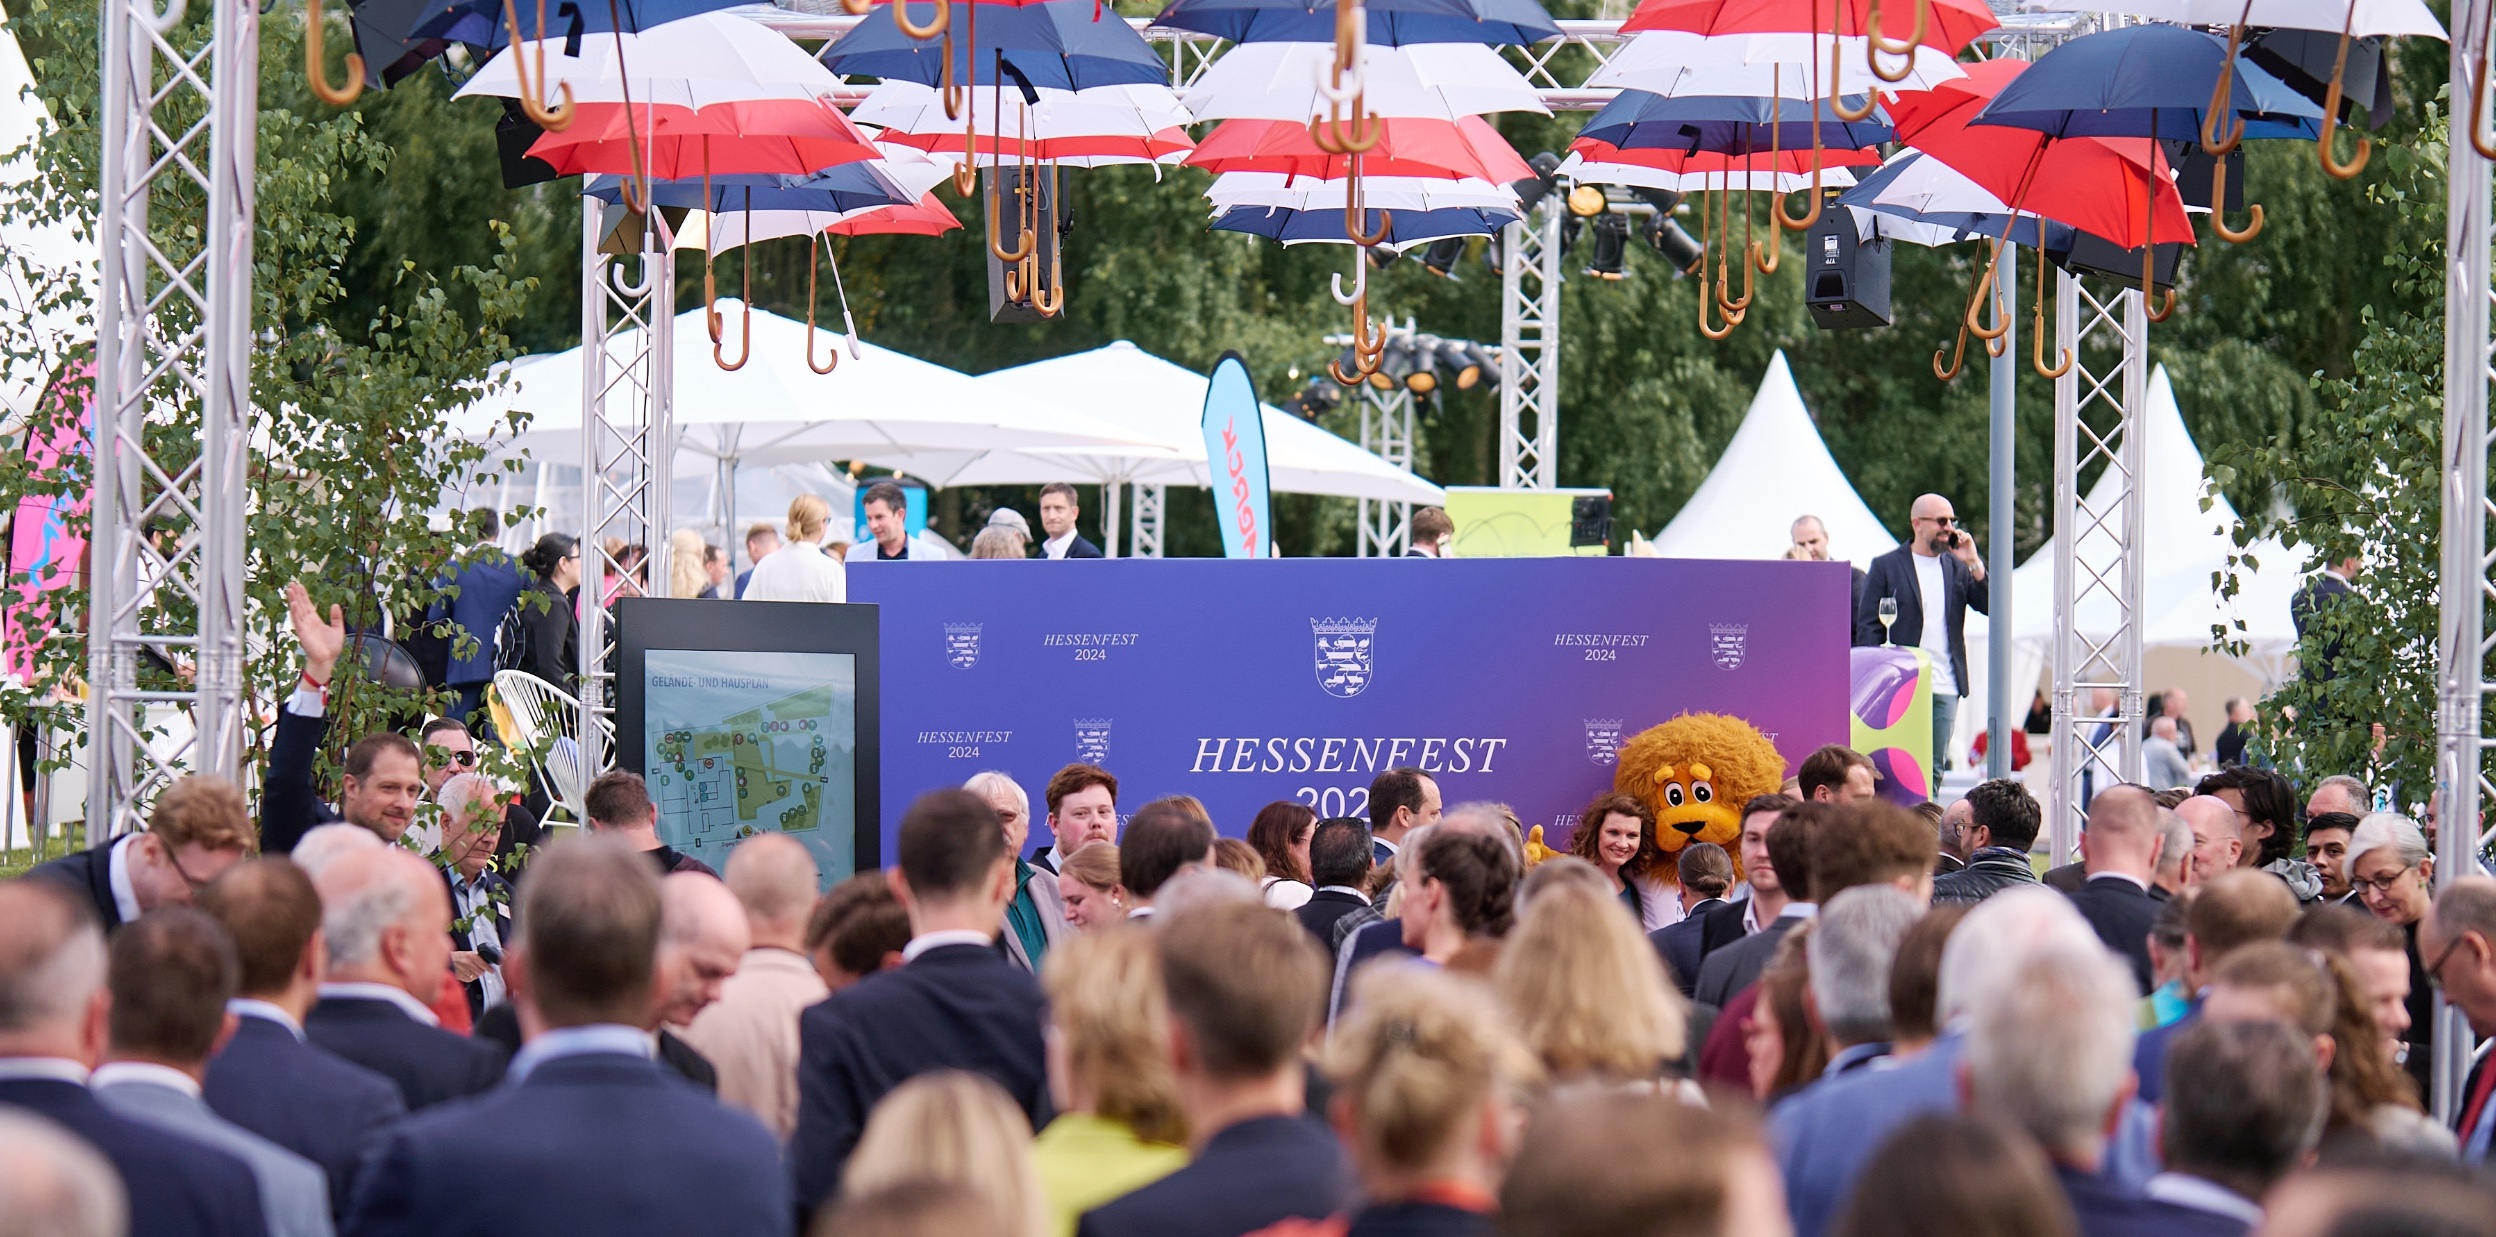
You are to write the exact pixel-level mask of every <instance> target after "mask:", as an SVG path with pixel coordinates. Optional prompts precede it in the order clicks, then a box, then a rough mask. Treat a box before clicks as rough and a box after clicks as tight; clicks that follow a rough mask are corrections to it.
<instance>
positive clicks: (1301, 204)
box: [1205, 172, 1518, 214]
mask: <svg viewBox="0 0 2496 1237" xmlns="http://www.w3.org/2000/svg"><path fill="white" fill-rule="evenodd" d="M1350 189H1351V186H1350V184H1349V183H1347V182H1345V181H1341V180H1313V179H1310V178H1309V177H1306V176H1292V175H1289V174H1286V173H1282V172H1225V173H1223V174H1222V175H1220V176H1218V177H1215V178H1214V182H1213V185H1212V186H1211V187H1210V188H1208V189H1206V190H1205V198H1206V199H1207V200H1208V201H1210V202H1212V203H1213V205H1214V209H1215V210H1217V211H1222V210H1228V209H1229V208H1231V207H1234V206H1279V207H1285V208H1288V209H1291V210H1302V211H1322V210H1335V211H1341V210H1343V209H1344V205H1345V203H1346V202H1347V201H1349V200H1350V199H1349V196H1348V194H1349V191H1350ZM1360 192H1361V200H1362V203H1363V204H1364V205H1365V206H1366V207H1368V208H1370V209H1375V210H1393V211H1432V210H1446V209H1450V208H1457V209H1474V210H1502V211H1508V212H1510V213H1512V214H1513V213H1515V212H1516V211H1517V209H1518V207H1517V191H1516V190H1514V189H1511V188H1509V187H1508V186H1506V185H1498V184H1493V183H1491V182H1490V181H1487V180H1474V179H1472V178H1469V177H1460V178H1440V177H1429V176H1374V177H1369V178H1367V179H1365V180H1363V181H1362V182H1361V186H1360Z"/></svg>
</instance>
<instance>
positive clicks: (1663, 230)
mask: <svg viewBox="0 0 2496 1237" xmlns="http://www.w3.org/2000/svg"><path fill="white" fill-rule="evenodd" d="M1630 192H1631V193H1633V194H1636V195H1637V197H1638V200H1639V201H1641V202H1644V203H1646V204H1647V205H1649V206H1651V207H1654V208H1655V213H1654V214H1652V215H1649V216H1647V219H1646V222H1645V223H1644V224H1642V225H1640V227H1639V229H1638V237H1639V239H1640V240H1643V241H1645V242H1646V243H1647V244H1648V245H1649V246H1650V247H1652V248H1653V249H1654V250H1655V252H1656V253H1658V254H1660V255H1662V257H1663V259H1664V261H1665V262H1666V263H1667V264H1668V265H1670V266H1671V267H1672V268H1673V273H1674V274H1676V275H1687V274H1689V273H1690V272H1691V271H1692V270H1693V269H1696V268H1697V266H1698V264H1699V259H1701V258H1703V257H1705V256H1707V247H1706V246H1704V245H1701V244H1700V243H1699V239H1698V238H1697V237H1695V236H1692V235H1690V233H1689V231H1688V230H1687V229H1685V228H1683V227H1682V226H1681V221H1680V220H1677V219H1675V218H1673V210H1674V208H1675V207H1677V206H1679V205H1681V195H1680V194H1678V193H1673V192H1670V191H1668V190H1663V189H1632V190H1630Z"/></svg>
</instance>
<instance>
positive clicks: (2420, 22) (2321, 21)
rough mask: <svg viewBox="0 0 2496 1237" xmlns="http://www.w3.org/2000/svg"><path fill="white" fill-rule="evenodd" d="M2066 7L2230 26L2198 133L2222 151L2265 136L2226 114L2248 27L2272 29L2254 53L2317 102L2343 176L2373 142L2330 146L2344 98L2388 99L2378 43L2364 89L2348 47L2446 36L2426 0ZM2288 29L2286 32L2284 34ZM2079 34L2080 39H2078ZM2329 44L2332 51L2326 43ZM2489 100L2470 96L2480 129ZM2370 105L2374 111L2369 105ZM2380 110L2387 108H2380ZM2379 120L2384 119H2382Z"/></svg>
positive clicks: (2094, 2)
mask: <svg viewBox="0 0 2496 1237" xmlns="http://www.w3.org/2000/svg"><path fill="white" fill-rule="evenodd" d="M2068 7H2070V8H2074V9H2079V10H2081V11H2084V12H2090V11H2094V12H2102V13H2136V14H2139V15H2141V16H2145V17H2155V18H2160V19H2162V20H2165V21H2172V22H2179V23H2182V24H2184V25H2190V26H2209V27H2214V28H2224V29H2225V30H2226V31H2227V58H2226V59H2224V60H2222V61H2220V62H2219V64H2218V65H2217V66H2216V71H2215V72H2214V73H2213V74H2212V75H2211V77H2210V78H2209V79H2207V80H2208V81H2209V82H2210V91H2209V94H2208V96H2207V101H2206V103H2205V104H2204V108H2205V111H2206V112H2207V113H2208V118H2209V119H2210V120H2211V122H2212V126H2211V127H2209V128H2206V129H2204V130H2203V132H2202V133H2201V134H2200V135H2199V136H2200V138H2201V141H2202V148H2203V149H2204V150H2206V151H2208V152H2209V153H2211V154H2214V155H2224V154H2226V153H2228V152H2229V151H2231V150H2234V149H2235V147H2236V141H2237V140H2238V139H2240V138H2243V137H2259V136H2261V135H2260V134H2258V133H2251V132H2245V131H2242V130H2238V131H2235V132H2234V134H2233V135H2232V136H2231V134H2230V130H2229V128H2228V126H2227V124H2226V119H2227V118H2226V117H2225V116H2223V115H2221V114H2220V113H2223V112H2225V111H2226V110H2228V103H2227V101H2226V96H2227V95H2228V94H2229V93H2230V88H2231V85H2232V83H2231V81H2230V78H2231V77H2232V76H2233V75H2234V74H2235V73H2237V72H2239V71H2240V64H2241V62H2239V61H2237V59H2236V53H2237V51H2238V49H2239V48H2241V47H2243V46H2244V45H2245V39H2246V35H2247V34H2248V33H2249V32H2250V31H2255V30H2260V31H2265V32H2267V34H2266V36H2265V39H2264V40H2262V41H2267V42H2269V44H2270V46H2269V49H2268V51H2267V52H2266V53H2262V54H2256V55H2254V56H2252V57H2251V58H2252V59H2253V60H2254V62H2255V63H2260V64H2264V65H2265V67H2266V68H2268V69H2269V70H2270V71H2271V72H2273V73H2275V74H2279V75H2281V76H2283V77H2286V78H2288V79H2290V80H2289V84H2290V85H2291V86H2295V87H2299V93H2301V94H2303V95H2304V97H2305V98H2307V99H2308V101H2310V102H2314V103H2316V104H2318V105H2319V106H2320V107H2321V108H2322V110H2323V113H2324V114H2323V116H2322V117H2321V118H2320V123H2319V125H2318V126H2317V128H2316V131H2315V132H2314V134H2313V135H2312V136H2313V137H2314V139H2315V156H2316V158H2317V159H2318V160H2319V161H2320V162H2321V163H2322V165H2323V170H2325V171H2327V172H2329V173H2331V174H2332V175H2333V176H2336V177H2338V178H2340V179H2342V180H2346V179H2348V178H2350V177H2352V176H2355V175H2357V174H2358V172H2360V171H2361V170H2363V169H2364V168H2365V166H2366V157H2367V153H2368V151H2369V150H2370V149H2371V148H2372V144H2371V143H2370V142H2368V141H2367V139H2365V138H2364V137H2360V138H2358V140H2357V150H2356V153H2355V155H2354V156H2353V157H2352V158H2350V159H2349V160H2348V161H2347V162H2345V163H2344V162H2342V161H2341V160H2340V158H2339V156H2337V155H2335V154H2334V153H2332V131H2333V129H2334V128H2336V127H2337V126H2338V124H2339V123H2340V121H2341V120H2342V119H2343V117H2342V115H2341V108H2342V102H2343V100H2344V99H2348V98H2352V97H2355V98H2361V99H2365V100H2367V101H2368V102H2372V101H2373V100H2375V99H2378V98H2379V99H2381V100H2383V102H2384V103H2385V104H2386V105H2387V108H2388V104H2389V101H2390V96H2391V90H2390V83H2389V82H2388V81H2387V80H2385V79H2384V78H2383V77H2382V74H2381V72H2380V70H2381V67H2382V57H2381V52H2380V48H2379V47H2376V48H2374V49H2373V50H2372V53H2371V54H2370V55H2367V56H2366V57H2364V59H2366V60H2369V61H2371V62H2372V64H2373V67H2374V68H2375V69H2376V70H2377V71H2376V72H2373V73H2369V74H2367V75H2366V80H2365V81H2364V82H2363V86H2364V89H2362V90H2359V91H2356V92H2350V91H2348V90H2347V87H2348V86H2350V85H2352V84H2356V83H2353V82H2352V81H2351V78H2350V73H2349V69H2350V64H2349V52H2350V49H2351V48H2352V47H2353V46H2354V45H2356V44H2358V43H2360V42H2367V41H2373V42H2376V43H2379V42H2380V40H2381V39H2384V38H2387V37H2395V36H2401V35H2422V36H2425V37H2427V38H2432V39H2439V40H2440V39H2444V38H2445V37H2447V36H2446V34H2445V31H2444V26H2443V23H2441V22H2438V21H2437V20H2436V19H2435V14H2434V13H2433V12H2432V11H2430V10H2429V9H2428V8H2427V6H2426V5H2425V4H2424V3H2421V0H2075V2H2074V3H2072V4H2070V5H2069V6H2068ZM2283 36H2284V37H2283ZM2075 41H2077V40H2075ZM2325 49H2328V50H2325ZM2487 64H2488V49H2487V47H2486V45H2485V44H2482V45H2481V46H2480V49H2479V54H2478V80H2479V81H2481V82H2484V81H2486V80H2487ZM2317 72H2319V76H2320V79H2321V81H2322V84H2323V85H2322V90H2321V92H2320V94H2319V95H2317V94H2314V93H2308V92H2306V91H2304V90H2303V89H2302V83H2300V82H2298V81H2297V80H2296V79H2298V78H2301V77H2306V76H2308V75H2311V74H2315V73H2317ZM2483 108H2484V103H2483V101H2482V100H2480V99H2473V100H2472V101H2471V120H2472V123H2471V129H2472V131H2473V132H2474V133H2475V132H2477V131H2478V129H2479V127H2480V125H2479V120H2480V118H2481V117H2482V115H2483ZM2367 110H2370V111H2371V110H2372V109H2371V108H2369V109H2367ZM2378 115H2379V117H2380V115H2381V114H2378ZM2376 123H2380V118H2379V119H2378V120H2377V121H2376Z"/></svg>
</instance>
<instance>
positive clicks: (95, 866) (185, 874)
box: [26, 774, 251, 932]
mask: <svg viewBox="0 0 2496 1237" xmlns="http://www.w3.org/2000/svg"><path fill="white" fill-rule="evenodd" d="M250 854H251V812H250V809H249V808H247V807H245V806H244V804H243V792H242V791H240V790H237V789H235V788H234V783H232V782H229V781H227V780H225V779H224V778H221V777H213V776H208V775H205V774H192V775H191V776H189V777H184V778H178V779H176V780H175V781H174V783H173V785H171V786H168V787H166V788H165V791H164V793H163V794H161V795H158V796H157V797H156V806H155V807H154V808H153V809H151V810H150V811H149V813H148V817H147V828H145V829H143V830H141V831H139V832H136V833H125V834H123V835H121V836H120V837H118V838H115V839H113V840H112V841H110V842H105V843H103V844H101V845H98V846H90V847H88V848H87V849H85V850H82V851H79V852H77V853H75V854H70V855H63V856H61V857H60V858H58V859H54V860H52V861H51V862H49V863H44V864H39V865H37V866H36V867H35V869H34V870H33V871H31V872H28V873H27V874H26V875H27V876H29V877H31V878H33V879H35V880H40V881H46V882H49V883H51V884H52V885H54V886H56V887H58V888H60V889H62V890H63V891H65V892H67V893H68V894H70V896H72V897H75V898H77V899H78V900H80V901H82V902H85V903H86V904H87V905H88V906H89V907H90V908H92V909H93V910H94V911H95V917H96V922H97V923H100V924H102V925H103V927H104V930H105V931H106V932H111V931H113V930H114V929H116V928H119V927H120V926H121V925H123V924H125V923H128V922H130V921H131V920H133V919H136V918H138V917H139V916H141V915H143V914H146V913H147V912H149V911H152V910H155V909H156V908H157V907H160V906H188V905H190V904H191V899H192V897H193V896H195V895H196V894H197V893H198V892H199V890H200V889H201V888H203V887H204V886H206V885H207V884H208V882H210V881H213V880H215V879H216V878H217V877H218V876H219V875H221V874H223V873H224V872H225V870H226V869H228V868H231V867H233V866H234V865H235V864H238V863H241V862H242V861H243V860H244V859H246V858H248V857H250Z"/></svg>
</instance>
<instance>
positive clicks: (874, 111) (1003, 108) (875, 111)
mask: <svg viewBox="0 0 2496 1237" xmlns="http://www.w3.org/2000/svg"><path fill="white" fill-rule="evenodd" d="M850 118H851V119H853V120H855V121H857V122H859V123H861V124H871V125H882V126H884V132H883V134H882V136H881V137H879V138H878V139H877V140H879V141H882V142H885V143H888V144H893V145H901V146H909V147H912V148H915V149H919V150H925V151H928V152H930V153H934V154H941V155H952V156H955V157H959V156H960V155H961V154H962V150H963V146H964V144H965V139H964V137H963V126H964V124H965V123H966V120H965V119H955V118H949V117H947V116H946V115H945V104H944V99H943V96H942V95H941V93H940V92H939V91H938V90H937V89H936V88H935V87H933V86H922V85H920V84H919V83H917V82H910V81H890V82H885V83H884V84H882V85H880V86H877V87H876V88H875V89H874V90H873V91H872V92H870V93H869V94H868V95H867V97H866V100H865V101H864V102H862V103H860V104H859V105H858V106H857V108H856V109H854V110H853V111H852V112H851V113H850ZM1190 119H1191V118H1190V117H1189V116H1188V114H1187V109H1185V108H1183V107H1180V106H1179V100H1178V96H1177V95H1176V94H1174V93H1172V92H1171V90H1170V88H1169V87H1167V86H1164V85H1161V84H1159V83H1154V84H1151V85H1137V84H1129V85H1119V86H1095V87H1093V88H1091V89H1089V90H1057V89H1051V88H1045V87H1044V88H1039V89H1035V90H1033V91H1031V92H1030V94H1029V95H1028V96H1026V95H1025V94H1024V93H1023V92H1021V91H1020V90H1005V91H1000V90H996V89H994V88H993V87H992V88H989V89H985V90H973V91H972V92H971V114H970V116H969V117H968V118H967V123H968V124H969V125H970V126H971V127H972V129H973V130H974V131H975V138H974V139H972V140H971V141H970V143H969V144H970V145H971V147H972V149H973V150H974V151H975V152H976V153H978V154H981V155H987V156H991V157H1003V158H1031V159H1061V160H1064V159H1081V160H1084V165H1085V166H1094V165H1099V164H1107V163H1150V162H1155V161H1159V160H1172V161H1175V160H1176V159H1177V158H1178V157H1179V156H1181V155H1184V154H1185V153H1186V152H1187V151H1189V150H1192V149H1194V148H1195V145H1196V143H1195V142H1194V141H1193V140H1192V139H1190V138H1189V137H1188V136H1187V131H1186V128H1185V126H1186V125H1187V124H1189V123H1190Z"/></svg>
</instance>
